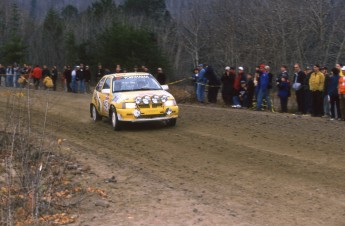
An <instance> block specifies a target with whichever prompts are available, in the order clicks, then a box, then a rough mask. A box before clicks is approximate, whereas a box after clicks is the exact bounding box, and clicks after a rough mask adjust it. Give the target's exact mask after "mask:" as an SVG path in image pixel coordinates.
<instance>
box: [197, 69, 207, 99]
mask: <svg viewBox="0 0 345 226" xmlns="http://www.w3.org/2000/svg"><path fill="white" fill-rule="evenodd" d="M198 69H199V74H198V78H197V89H196V97H197V99H198V101H199V102H200V103H204V102H205V86H206V83H207V79H206V77H205V73H206V70H205V69H204V65H203V64H199V67H198Z"/></svg>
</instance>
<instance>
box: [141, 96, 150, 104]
mask: <svg viewBox="0 0 345 226" xmlns="http://www.w3.org/2000/svg"><path fill="white" fill-rule="evenodd" d="M150 101H151V97H149V96H144V98H143V103H144V104H150Z"/></svg>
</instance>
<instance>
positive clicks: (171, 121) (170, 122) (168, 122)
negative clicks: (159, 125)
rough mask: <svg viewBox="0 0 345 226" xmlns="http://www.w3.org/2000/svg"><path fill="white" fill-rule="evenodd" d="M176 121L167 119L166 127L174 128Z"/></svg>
mask: <svg viewBox="0 0 345 226" xmlns="http://www.w3.org/2000/svg"><path fill="white" fill-rule="evenodd" d="M176 121H177V119H176V118H172V119H169V120H168V121H167V125H168V126H169V127H174V126H176Z"/></svg>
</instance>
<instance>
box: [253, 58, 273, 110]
mask: <svg viewBox="0 0 345 226" xmlns="http://www.w3.org/2000/svg"><path fill="white" fill-rule="evenodd" d="M258 85H259V91H258V98H257V106H256V110H257V111H261V110H262V108H261V107H262V101H263V99H265V100H266V103H267V107H268V109H269V110H271V100H270V96H269V94H268V85H269V76H268V74H267V72H266V69H265V65H264V64H262V65H260V77H259V83H258Z"/></svg>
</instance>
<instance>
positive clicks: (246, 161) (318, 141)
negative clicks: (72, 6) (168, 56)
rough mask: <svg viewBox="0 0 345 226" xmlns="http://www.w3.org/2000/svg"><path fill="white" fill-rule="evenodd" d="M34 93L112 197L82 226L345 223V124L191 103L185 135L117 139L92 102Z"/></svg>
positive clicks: (86, 214)
mask: <svg viewBox="0 0 345 226" xmlns="http://www.w3.org/2000/svg"><path fill="white" fill-rule="evenodd" d="M0 92H3V91H1V90H0ZM32 95H33V96H32V104H33V109H34V112H35V113H34V114H33V115H34V116H33V117H34V118H36V119H35V120H34V121H35V126H37V127H39V126H40V125H41V124H42V120H40V119H42V116H43V113H44V111H45V107H46V101H47V100H49V105H48V127H49V130H50V131H52V132H54V134H56V136H57V137H60V138H62V139H66V141H65V143H64V144H63V145H64V146H65V148H68V149H70V150H72V153H73V155H75V156H77V157H78V158H79V159H80V161H83V162H84V163H85V164H89V165H90V166H91V168H92V169H93V170H94V172H95V175H96V179H92V180H91V179H90V181H89V183H93V184H95V185H97V186H99V187H103V188H104V189H106V190H107V192H108V193H109V194H110V195H109V197H110V198H109V199H110V201H111V206H110V207H109V208H104V209H100V208H98V207H94V205H92V204H91V203H88V202H85V203H84V204H83V205H82V206H81V210H80V218H79V221H78V224H77V225H98V226H99V225H345V141H344V135H345V123H344V122H338V121H332V122H331V121H328V120H324V119H315V118H310V117H298V116H292V115H286V114H273V113H264V112H252V111H245V110H233V109H225V108H221V107H217V106H216V107H214V106H213V107H212V106H209V105H207V106H201V105H181V106H180V107H181V117H180V119H179V120H178V123H177V126H176V127H175V128H166V127H165V126H164V125H162V124H160V123H150V124H140V125H129V126H128V127H126V128H125V129H124V130H123V131H120V132H114V131H112V128H111V126H110V124H109V122H108V121H106V120H103V121H101V122H98V123H94V122H92V121H91V119H90V116H89V112H88V107H89V101H90V98H91V97H90V96H88V95H73V94H65V93H48V94H47V93H45V92H37V93H34V94H32ZM0 96H1V95H0ZM0 100H1V101H0V106H1V109H2V110H4V108H5V100H6V98H5V97H4V95H3V96H2V97H1V98H0ZM113 175H115V176H116V178H117V181H118V182H117V183H116V184H106V183H104V179H105V178H109V177H111V176H113ZM84 179H85V180H88V177H87V176H85V177H84Z"/></svg>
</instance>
